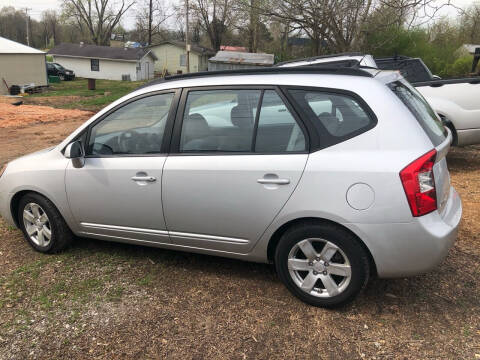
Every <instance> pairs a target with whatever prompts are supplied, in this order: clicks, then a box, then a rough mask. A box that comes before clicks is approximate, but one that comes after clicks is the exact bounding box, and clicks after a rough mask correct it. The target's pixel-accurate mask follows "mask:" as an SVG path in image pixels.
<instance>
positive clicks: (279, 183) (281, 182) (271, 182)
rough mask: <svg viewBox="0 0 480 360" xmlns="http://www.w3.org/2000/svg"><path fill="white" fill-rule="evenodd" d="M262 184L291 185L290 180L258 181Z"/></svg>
mask: <svg viewBox="0 0 480 360" xmlns="http://www.w3.org/2000/svg"><path fill="white" fill-rule="evenodd" d="M257 182H258V183H260V184H275V185H287V184H290V180H289V179H258V180H257Z"/></svg>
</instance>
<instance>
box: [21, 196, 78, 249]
mask: <svg viewBox="0 0 480 360" xmlns="http://www.w3.org/2000/svg"><path fill="white" fill-rule="evenodd" d="M26 213H28V214H26ZM32 215H33V218H32ZM44 215H46V217H45V216H44ZM17 216H18V223H19V225H20V229H21V230H22V232H23V236H24V237H25V239H26V240H27V241H28V243H29V244H30V245H31V246H32V247H33V248H34V249H35V250H37V251H39V252H42V253H48V254H54V253H57V252H60V251H62V250H64V249H65V248H66V247H68V246H69V245H70V243H71V242H72V240H73V234H72V232H71V230H70V228H69V227H68V225H67V223H66V222H65V220H64V219H63V217H62V215H61V214H60V212H59V211H58V210H57V208H56V207H55V205H53V203H52V202H51V201H50V200H48V199H47V198H45V197H43V196H42V195H40V194H36V193H29V194H26V195H24V196H23V197H22V198H21V199H20V202H19V204H18V214H17ZM40 233H41V235H40Z"/></svg>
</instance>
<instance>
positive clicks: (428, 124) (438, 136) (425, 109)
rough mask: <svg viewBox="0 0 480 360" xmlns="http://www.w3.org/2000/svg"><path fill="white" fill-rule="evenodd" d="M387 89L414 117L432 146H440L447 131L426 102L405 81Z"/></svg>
mask: <svg viewBox="0 0 480 360" xmlns="http://www.w3.org/2000/svg"><path fill="white" fill-rule="evenodd" d="M389 87H390V89H392V91H393V92H394V93H395V94H396V95H397V96H398V97H399V99H400V100H402V102H403V103H404V104H405V105H406V106H407V107H408V109H409V110H410V112H411V113H412V114H413V115H414V116H415V118H416V119H417V121H418V122H419V123H420V125H421V126H422V128H423V129H424V130H425V132H426V133H427V135H428V137H429V138H430V140H432V143H433V145H434V146H438V145H440V144H441V143H442V142H443V141H444V140H445V138H446V135H447V131H446V129H445V127H444V126H443V124H442V122H441V120H440V119H439V118H438V116H437V114H436V113H435V111H434V110H433V109H432V107H431V106H430V104H429V103H428V102H427V100H425V98H424V97H423V96H422V95H421V94H420V93H419V92H418V91H417V89H415V88H414V87H413V86H412V85H410V83H408V82H407V81H405V80H403V81H396V82H393V83H391V84H389Z"/></svg>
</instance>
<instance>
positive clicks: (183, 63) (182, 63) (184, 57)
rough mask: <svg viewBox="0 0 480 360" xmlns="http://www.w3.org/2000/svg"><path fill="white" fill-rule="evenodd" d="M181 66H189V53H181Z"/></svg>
mask: <svg viewBox="0 0 480 360" xmlns="http://www.w3.org/2000/svg"><path fill="white" fill-rule="evenodd" d="M180 66H187V55H186V54H181V55H180Z"/></svg>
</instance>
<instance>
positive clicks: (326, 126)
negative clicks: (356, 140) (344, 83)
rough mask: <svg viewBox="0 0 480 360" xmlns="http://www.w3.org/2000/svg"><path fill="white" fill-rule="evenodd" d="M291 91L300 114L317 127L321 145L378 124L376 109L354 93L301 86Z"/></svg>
mask: <svg viewBox="0 0 480 360" xmlns="http://www.w3.org/2000/svg"><path fill="white" fill-rule="evenodd" d="M288 92H289V94H290V96H291V97H292V98H293V100H294V102H295V104H296V107H297V109H299V112H300V113H301V115H302V116H304V117H308V118H309V120H310V121H311V122H312V123H313V124H314V126H315V127H316V129H317V131H318V133H319V136H320V147H322V148H324V147H327V146H331V145H334V144H336V143H339V142H342V141H345V140H348V139H350V138H352V137H354V136H357V135H359V134H361V133H363V132H365V131H367V130H369V129H371V128H373V127H374V126H375V124H376V118H375V117H374V115H373V113H371V111H368V110H367V109H366V106H365V104H364V103H362V101H360V99H357V98H355V97H354V96H353V95H348V94H343V93H337V92H329V91H323V90H302V89H289V90H288Z"/></svg>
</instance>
